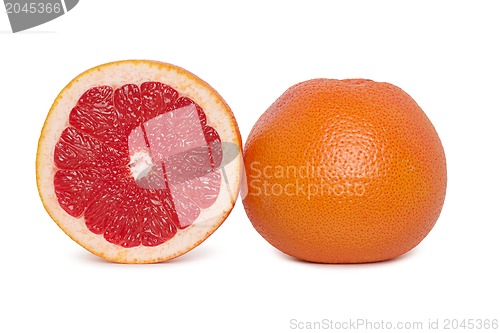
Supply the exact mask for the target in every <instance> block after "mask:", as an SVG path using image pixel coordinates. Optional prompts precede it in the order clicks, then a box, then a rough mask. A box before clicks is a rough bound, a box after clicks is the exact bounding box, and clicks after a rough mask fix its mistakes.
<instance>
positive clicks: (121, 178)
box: [37, 60, 242, 263]
mask: <svg viewBox="0 0 500 333" xmlns="http://www.w3.org/2000/svg"><path fill="white" fill-rule="evenodd" d="M195 101H196V102H195ZM222 142H226V143H228V144H229V145H228V147H227V148H226V147H225V146H224V145H223V144H222ZM235 146H236V147H238V149H240V148H241V138H240V135H239V132H238V128H237V125H236V122H235V120H234V117H233V116H232V113H231V111H230V109H229V108H228V106H227V105H226V104H225V102H224V101H223V100H222V98H221V97H220V96H219V95H218V94H217V93H216V92H215V91H214V90H213V89H212V88H211V87H210V86H208V84H206V83H205V82H203V81H201V80H200V79H199V78H197V77H196V76H194V75H193V74H191V73H189V72H187V71H185V70H183V69H181V68H178V67H175V66H173V65H169V64H164V63H159V62H152V61H145V60H137V61H122V62H115V63H110V64H105V65H102V66H98V67H96V68H93V69H91V70H89V71H87V72H85V73H83V74H81V75H80V76H78V77H77V78H75V79H74V80H73V81H72V82H71V83H70V84H69V85H68V86H67V87H66V88H65V89H63V91H62V92H61V93H60V94H59V96H58V98H57V99H56V101H55V102H54V105H53V106H52V109H51V110H50V112H49V115H48V117H47V120H46V123H45V125H44V128H43V130H42V134H41V137H40V141H39V149H38V154H37V182H38V188H39V192H40V196H41V198H42V201H43V203H44V206H45V208H46V209H47V211H48V212H49V214H50V215H51V217H52V218H53V219H54V221H55V222H56V223H57V224H58V225H59V226H60V227H61V228H62V229H63V230H64V231H65V232H66V233H67V234H68V235H69V236H70V237H71V238H73V239H74V240H75V241H77V242H78V243H79V244H80V245H82V246H83V247H85V248H86V249H88V250H89V251H91V252H92V253H95V254H97V255H99V256H101V257H103V258H105V259H108V260H111V261H117V262H127V263H132V262H158V261H164V260H168V259H171V258H174V257H176V256H179V255H181V254H183V253H185V252H187V251H189V250H190V249H192V248H194V247H195V246H196V245H198V244H199V243H201V242H202V241H203V240H204V239H206V237H208V236H209V235H210V234H211V233H212V232H213V231H214V230H215V229H216V228H217V227H218V226H219V225H220V224H221V223H222V222H223V221H224V220H225V218H226V217H227V215H228V214H229V212H230V210H231V209H232V207H233V206H234V203H235V200H236V197H237V194H238V190H239V183H240V173H241V168H242V161H241V154H240V153H239V151H238V156H237V158H234V159H233V158H231V159H227V161H225V163H224V165H223V164H222V161H223V159H224V156H225V155H227V156H229V155H230V154H229V152H225V151H227V150H228V149H231V150H234V147H235ZM231 153H232V151H231ZM221 172H224V174H225V177H222V175H221ZM223 178H224V180H225V181H226V184H225V186H222V179H223Z"/></svg>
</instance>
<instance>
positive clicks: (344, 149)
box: [243, 79, 447, 263]
mask: <svg viewBox="0 0 500 333" xmlns="http://www.w3.org/2000/svg"><path fill="white" fill-rule="evenodd" d="M244 161H245V171H246V180H247V186H246V188H247V190H246V192H247V193H246V196H245V197H244V200H243V204H244V207H245V210H246V213H247V215H248V217H249V218H250V220H251V222H252V224H253V226H254V227H255V229H256V230H257V231H258V232H259V233H260V234H261V235H262V236H263V237H264V238H265V239H266V240H267V241H268V242H269V243H270V244H272V245H273V246H274V247H276V248H277V249H279V250H281V251H282V252H284V253H286V254H288V255H290V256H293V257H296V258H299V259H302V260H306V261H312V262H319V263H364V262H375V261H382V260H387V259H391V258H395V257H397V256H400V255H402V254H404V253H406V252H408V251H409V250H411V249H413V248H414V247H415V246H417V245H418V244H419V243H420V242H421V241H422V240H423V239H424V237H426V235H427V234H428V233H429V231H430V230H431V229H432V227H433V226H434V224H435V223H436V220H437V219H438V217H439V215H440V212H441V209H442V206H443V203H444V199H445V192H446V181H447V177H446V159H445V153H444V150H443V146H442V144H441V141H440V139H439V136H438V134H437V132H436V130H435V128H434V126H433V125H432V123H431V121H430V120H429V119H428V118H427V116H426V115H425V113H424V112H423V111H422V109H421V108H420V107H419V106H418V105H417V103H416V102H415V101H414V100H413V99H412V98H411V97H410V96H409V95H408V94H407V93H405V92H404V91H403V90H402V89H400V88H398V87H396V86H394V85H392V84H389V83H382V82H374V81H371V80H364V79H349V80H333V79H314V80H310V81H306V82H302V83H299V84H296V85H294V86H292V87H291V88H289V89H288V90H287V91H286V92H285V93H284V94H283V95H282V96H281V97H279V98H278V99H277V100H276V101H275V102H274V103H273V104H272V105H271V106H270V107H269V109H268V110H267V111H266V112H265V113H264V114H263V115H262V116H261V117H260V118H259V120H258V121H257V123H256V124H255V126H254V127H253V129H252V131H251V133H250V135H249V137H248V140H247V142H246V145H245V149H244Z"/></svg>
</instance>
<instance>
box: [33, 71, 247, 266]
mask: <svg viewBox="0 0 500 333" xmlns="http://www.w3.org/2000/svg"><path fill="white" fill-rule="evenodd" d="M145 81H159V82H163V83H165V84H167V85H169V86H171V87H172V88H174V89H176V90H177V91H178V92H179V94H180V95H181V96H186V97H189V98H191V99H192V100H194V101H195V102H196V103H198V104H199V105H200V106H201V107H202V108H203V110H204V112H205V114H206V116H207V122H208V125H209V126H212V127H213V128H215V130H216V131H217V132H218V133H219V136H220V138H221V141H222V142H230V143H233V144H236V145H237V146H239V147H241V141H240V136H239V133H238V128H237V125H236V122H235V120H234V117H233V116H232V113H231V111H230V109H229V108H228V107H227V105H226V104H225V102H224V101H223V100H222V98H221V97H220V96H219V95H218V94H217V93H216V92H215V91H214V90H213V89H212V88H211V87H210V86H209V85H208V84H206V83H205V82H203V81H201V80H200V79H199V78H197V77H196V76H194V75H193V74H191V73H189V72H187V71H184V70H183V69H181V68H178V67H176V66H172V65H168V64H164V63H158V62H153V61H121V62H115V63H111V64H106V65H103V66H100V67H98V68H95V69H91V70H89V71H87V72H85V73H83V74H81V75H80V76H78V77H76V78H75V79H74V80H73V81H72V82H71V83H70V84H69V85H68V86H67V87H66V88H64V89H63V91H62V92H61V93H60V94H59V96H58V97H57V99H56V100H55V102H54V104H53V106H52V109H51V112H50V113H49V115H48V116H47V119H46V122H45V126H44V128H43V130H42V133H41V136H40V141H39V146H38V153H37V183H38V188H39V192H40V196H41V198H42V201H43V203H44V205H45V208H46V209H47V212H48V213H49V214H50V216H51V217H52V218H53V219H54V221H55V222H56V223H57V224H58V225H59V226H60V227H61V229H62V230H64V231H65V232H66V233H67V234H68V235H69V236H70V237H71V238H72V239H74V240H75V241H76V242H77V243H79V244H80V245H82V246H83V247H85V248H86V249H87V250H89V251H90V252H92V253H95V254H97V255H99V256H102V257H104V258H106V259H108V260H111V261H116V262H124V263H136V262H137V263H140V262H160V261H165V260H168V259H170V258H174V257H177V256H179V255H181V254H183V253H185V252H187V251H189V250H190V249H192V248H194V247H195V246H197V245H198V244H199V243H201V242H202V241H203V240H205V239H206V238H207V237H208V236H209V235H210V234H211V233H212V232H213V231H214V230H215V229H217V227H219V225H220V224H221V223H222V222H223V221H224V220H225V218H226V217H227V215H228V214H229V212H230V210H231V209H232V208H233V206H234V203H235V202H236V199H237V196H238V191H239V184H240V179H241V170H242V155H241V150H240V152H239V154H238V156H237V157H236V158H235V159H234V160H232V161H231V162H230V163H228V164H227V165H225V166H224V167H223V170H222V171H223V172H224V173H225V175H226V177H227V179H228V182H227V183H226V182H225V181H224V180H223V181H222V184H221V189H220V193H219V196H218V198H217V200H216V202H215V203H214V204H213V205H212V206H211V207H209V208H208V209H205V210H202V211H201V214H200V216H199V217H198V218H197V219H196V221H194V222H193V224H192V225H191V226H189V227H187V228H186V229H183V230H178V231H177V234H176V235H175V236H174V238H172V239H171V240H169V241H167V242H165V243H163V244H162V245H159V246H156V247H147V246H142V245H140V246H137V247H133V248H123V247H121V246H118V245H115V244H112V243H109V242H108V241H106V240H105V239H104V237H103V236H102V235H96V234H94V233H92V232H91V231H89V230H88V229H87V227H86V225H85V222H84V218H83V217H80V218H74V217H72V216H70V215H69V214H67V213H66V212H65V211H64V210H63V209H62V208H61V207H60V206H59V203H58V201H57V198H56V195H55V192H54V183H53V179H54V174H55V172H56V171H57V169H56V167H55V166H54V163H53V158H54V146H55V144H56V142H57V141H58V139H59V137H60V135H61V133H62V131H63V130H64V128H66V127H67V126H68V125H69V123H68V116H69V113H70V111H71V109H72V108H73V107H74V106H75V105H76V103H77V101H78V99H79V97H80V96H81V95H82V94H83V93H84V92H85V91H86V90H88V89H89V88H91V87H93V86H99V85H109V86H111V87H113V88H114V89H116V88H119V87H120V86H122V85H124V84H128V83H134V84H137V85H140V84H141V83H143V82H145ZM223 147H224V145H223ZM223 154H225V151H224V148H223ZM136 155H137V154H136ZM149 158H150V157H149ZM133 163H135V164H133ZM132 164H133V165H132ZM148 167H149V168H150V165H149V163H148V156H147V152H145V155H144V154H143V155H140V156H139V155H138V156H133V160H132V161H131V171H132V173H133V176H134V178H136V179H138V178H140V177H142V176H143V175H145V174H146V173H147V169H148ZM223 178H224V177H223Z"/></svg>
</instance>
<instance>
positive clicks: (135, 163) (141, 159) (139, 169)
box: [129, 151, 153, 180]
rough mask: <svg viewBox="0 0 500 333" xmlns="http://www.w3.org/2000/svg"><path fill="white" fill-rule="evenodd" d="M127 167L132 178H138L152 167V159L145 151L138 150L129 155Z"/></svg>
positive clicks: (143, 175)
mask: <svg viewBox="0 0 500 333" xmlns="http://www.w3.org/2000/svg"><path fill="white" fill-rule="evenodd" d="M129 168H130V172H131V173H132V177H134V180H140V179H141V178H143V177H145V176H146V175H147V174H148V173H149V172H150V171H151V169H152V168H153V160H152V159H151V156H150V155H149V153H148V152H147V151H138V152H136V153H134V154H133V155H132V156H130V163H129Z"/></svg>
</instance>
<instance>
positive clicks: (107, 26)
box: [0, 0, 500, 332]
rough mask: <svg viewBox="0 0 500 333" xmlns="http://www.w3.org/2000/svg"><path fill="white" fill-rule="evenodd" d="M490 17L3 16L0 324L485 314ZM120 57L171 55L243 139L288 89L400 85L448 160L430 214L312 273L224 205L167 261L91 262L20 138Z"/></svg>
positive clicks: (169, 325) (322, 10)
mask: <svg viewBox="0 0 500 333" xmlns="http://www.w3.org/2000/svg"><path fill="white" fill-rule="evenodd" d="M498 9H499V6H498V5H497V2H496V1H469V2H463V1H308V2H306V1H301V2H299V1H266V2H264V1H250V2H238V1H232V2H230V1H227V2H222V1H198V2H196V1H152V0H149V1H145V0H141V1H138V0H136V1H123V0H121V1H98V0H82V1H80V3H79V4H78V5H77V6H76V7H75V8H74V9H73V10H72V11H70V12H69V13H68V14H66V15H64V16H62V17H60V18H58V19H56V20H54V21H52V22H49V23H47V24H44V25H42V26H39V27H36V28H33V29H31V30H29V31H27V32H24V33H18V34H12V33H11V32H9V30H10V27H9V24H8V20H7V15H6V14H5V13H4V12H3V8H2V12H1V13H0V117H1V118H0V119H1V124H2V129H1V131H0V144H1V162H0V172H1V173H0V174H1V175H2V177H3V179H2V183H1V187H0V191H1V192H0V193H1V209H2V217H1V224H0V225H1V230H0V232H1V238H0V256H1V257H0V263H1V267H2V269H1V273H0V274H1V276H0V279H1V280H0V304H1V305H2V309H3V310H1V313H0V331H1V332H106V331H107V332H147V331H152V330H154V331H155V332H293V331H298V330H297V329H296V330H293V329H291V327H290V320H291V319H294V318H295V319H297V320H299V321H318V320H322V319H331V320H334V321H346V320H349V319H357V318H364V319H367V320H371V321H381V320H384V321H393V322H397V321H423V322H424V327H426V325H427V321H428V319H429V318H431V319H437V318H439V319H440V320H441V323H442V321H443V320H444V319H445V318H451V319H453V318H456V319H460V320H461V319H469V318H473V319H494V318H496V319H500V318H499V317H500V311H499V309H500V304H499V296H500V290H499V289H500V287H499V282H498V281H500V274H499V270H498V266H499V254H500V245H499V240H498V238H499V237H498V236H499V233H500V218H499V213H498V206H499V201H500V200H499V199H500V195H499V188H500V177H499V170H500V163H499V161H500V158H499V154H500V150H499V143H500V137H499V136H500V135H499V123H498V122H499V121H500V116H499V114H500V81H499V78H500V51H499V50H500V48H499V47H498V43H499V40H500V39H499V36H500V12H499V10H498ZM130 58H146V59H154V60H162V61H165V62H170V63H173V64H176V65H179V66H182V67H184V68H186V69H188V70H189V71H191V72H193V73H195V74H196V75H198V76H200V77H201V78H203V79H204V80H206V81H207V82H209V83H210V84H211V85H212V86H213V87H214V88H216V89H217V90H218V91H219V93H220V94H221V95H222V96H223V97H224V98H225V99H226V101H227V102H228V104H229V105H230V106H231V107H232V109H233V111H234V113H235V116H236V118H237V120H238V122H239V125H240V129H241V134H242V137H243V139H244V140H245V139H246V137H247V135H248V133H249V131H250V129H251V126H252V125H253V124H254V122H255V121H256V120H257V118H258V117H259V115H260V114H261V113H262V112H264V110H265V109H266V108H267V107H268V106H269V105H270V104H271V103H272V102H273V101H274V100H275V99H276V98H277V97H278V96H279V95H280V94H281V93H282V92H283V91H284V90H285V89H286V88H288V87H289V86H291V85H292V84H294V83H297V82H299V81H303V80H306V79H311V78H315V77H329V78H357V77H363V78H371V79H374V80H377V81H387V82H391V83H393V84H396V85H398V86H400V87H401V88H403V89H404V90H405V91H407V92H408V93H409V94H410V95H411V96H412V97H413V98H414V99H415V100H416V101H417V102H418V103H419V104H420V106H421V107H422V108H423V109H424V111H425V112H426V113H427V115H428V117H429V118H430V119H431V121H432V122H433V123H434V125H435V127H436V129H437V131H438V133H439V134H440V137H441V139H442V142H443V145H444V148H445V151H446V154H447V161H448V176H449V183H448V193H447V197H446V202H445V206H444V209H443V212H442V214H441V217H440V219H439V220H438V222H437V224H436V226H435V228H434V229H433V230H432V232H431V233H430V234H429V236H428V237H427V238H426V239H425V240H424V241H423V242H422V243H421V244H420V245H419V246H418V247H417V248H416V249H415V250H413V251H411V252H410V253H409V254H407V255H405V256H403V257H401V258H399V259H396V260H393V261H389V262H384V263H378V264H366V265H316V264H308V263H304V262H299V261H296V260H293V259H290V258H289V257H287V256H285V255H282V254H281V253H280V252H278V251H277V250H275V249H274V248H272V247H271V246H270V245H269V244H268V243H267V242H265V241H264V240H263V239H262V238H261V237H260V236H259V235H258V234H257V232H255V231H254V229H253V228H252V226H251V224H250V222H249V221H248V219H247V217H246V215H245V213H244V210H243V207H242V204H241V201H239V202H238V203H237V205H236V207H235V209H234V211H233V213H232V214H231V215H230V217H229V218H228V219H227V220H226V222H225V223H224V224H223V226H222V227H221V228H220V229H219V230H218V231H217V232H216V233H215V234H214V235H213V236H211V237H210V238H209V239H208V240H207V241H206V242H205V243H203V244H202V245H200V246H199V247H198V248H196V249H195V250H193V251H192V252H190V253H188V254H186V255H185V256H183V257H181V258H179V259H177V260H173V261H171V262H167V263H164V264H155V265H143V266H130V265H119V264H110V263H107V262H105V261H103V260H100V259H99V258H97V257H94V256H93V255H91V254H90V253H87V252H86V251H85V250H84V249H83V248H81V247H80V246H78V245H77V244H76V243H74V242H73V241H71V240H70V239H69V238H68V237H67V236H66V235H65V234H64V233H63V232H62V231H60V230H59V229H58V227H57V226H56V224H55V223H53V222H52V220H51V219H50V217H49V216H48V215H47V213H46V212H45V210H44V209H43V207H42V204H41V202H40V199H39V197H38V194H37V190H36V183H35V155H36V147H37V140H38V136H39V134H40V130H41V128H42V125H43V122H44V119H45V116H46V114H47V112H48V110H49V108H50V106H51V104H52V101H53V99H54V98H55V97H56V96H57V94H58V93H59V91H60V90H61V89H62V88H63V87H64V86H65V85H66V83H67V82H69V81H70V80H71V79H72V78H73V77H74V76H76V75H77V74H79V73H80V72H82V71H84V70H86V69H87V68H90V67H93V66H95V65H98V64H101V63H105V62H108V61H113V60H120V59H130ZM325 331H327V330H325ZM345 331H347V330H345ZM379 331H381V330H379ZM422 331H426V330H422ZM490 331H491V330H490Z"/></svg>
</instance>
